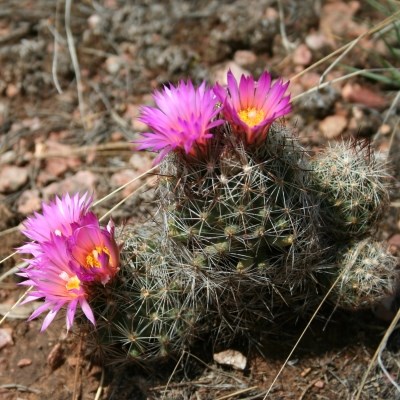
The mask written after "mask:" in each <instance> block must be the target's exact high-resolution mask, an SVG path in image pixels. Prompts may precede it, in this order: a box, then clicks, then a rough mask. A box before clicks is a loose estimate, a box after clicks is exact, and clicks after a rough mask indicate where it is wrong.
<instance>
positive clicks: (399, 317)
mask: <svg viewBox="0 0 400 400" xmlns="http://www.w3.org/2000/svg"><path fill="white" fill-rule="evenodd" d="M399 321H400V309H399V310H398V311H397V314H396V315H395V317H394V318H393V320H392V322H391V324H390V325H389V328H388V329H387V330H386V332H385V335H384V336H383V338H382V340H381V342H380V343H379V346H378V348H377V349H376V351H375V353H374V355H373V357H372V359H371V361H370V363H369V365H368V368H367V370H366V371H365V374H364V376H363V378H362V381H361V384H360V387H359V388H358V392H357V394H356V397H355V398H354V400H359V399H360V397H361V393H362V391H363V388H364V386H365V383H366V382H367V378H368V375H369V374H370V372H371V370H372V367H373V366H374V365H375V361H376V359H377V358H378V356H379V354H380V353H381V352H382V349H384V348H385V347H386V343H387V341H388V339H389V337H390V335H391V334H392V332H393V331H394V330H395V328H396V326H397V324H398V322H399Z"/></svg>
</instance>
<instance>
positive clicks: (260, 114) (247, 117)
mask: <svg viewBox="0 0 400 400" xmlns="http://www.w3.org/2000/svg"><path fill="white" fill-rule="evenodd" d="M238 114H239V118H240V119H241V120H242V121H243V122H244V123H245V124H246V125H248V126H250V127H251V128H252V127H253V126H256V125H258V124H259V123H260V122H262V121H263V120H264V118H265V112H264V111H263V110H258V109H257V108H255V107H249V108H246V109H244V110H241V111H239V113H238Z"/></svg>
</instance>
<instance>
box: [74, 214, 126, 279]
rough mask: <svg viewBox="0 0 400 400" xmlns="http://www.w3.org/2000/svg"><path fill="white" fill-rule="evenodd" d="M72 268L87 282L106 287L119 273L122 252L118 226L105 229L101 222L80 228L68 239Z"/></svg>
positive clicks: (94, 222)
mask: <svg viewBox="0 0 400 400" xmlns="http://www.w3.org/2000/svg"><path fill="white" fill-rule="evenodd" d="M68 248H69V249H70V252H71V256H72V260H71V262H70V266H71V268H72V269H73V270H74V271H75V272H76V274H77V276H78V277H79V278H80V279H81V280H82V281H84V282H92V281H95V282H101V283H102V284H103V285H105V284H106V283H107V282H109V281H110V279H112V278H113V277H114V275H115V274H116V273H117V272H118V270H119V248H118V246H117V244H116V243H115V240H114V225H113V224H112V222H110V223H109V224H108V226H107V229H104V228H101V227H100V226H99V223H98V221H97V219H95V220H93V221H91V223H90V224H88V225H84V226H81V227H79V228H77V229H76V230H75V231H74V233H73V235H72V236H71V237H70V238H69V239H68Z"/></svg>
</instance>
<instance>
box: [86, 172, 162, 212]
mask: <svg viewBox="0 0 400 400" xmlns="http://www.w3.org/2000/svg"><path fill="white" fill-rule="evenodd" d="M157 168H158V165H155V166H154V167H152V168H150V169H149V170H147V171H146V172H143V174H140V175H138V176H136V177H135V178H133V179H132V180H130V181H129V182H127V183H125V184H124V185H122V186H120V187H118V188H117V189H115V190H114V191H112V192H111V193H109V194H108V195H106V196H104V197H103V198H101V199H100V200H97V201H96V202H94V203H93V206H97V205H98V204H100V203H102V202H103V201H105V200H107V199H109V198H110V197H112V196H113V195H114V194H116V193H118V192H119V191H121V190H122V189H124V188H126V187H127V186H129V185H130V184H131V183H133V182H136V181H137V180H139V179H141V178H143V177H145V176H146V175H148V174H150V173H151V172H153V171H154V170H156V169H157ZM134 193H136V192H134ZM130 196H131V195H130ZM103 217H104V216H103Z"/></svg>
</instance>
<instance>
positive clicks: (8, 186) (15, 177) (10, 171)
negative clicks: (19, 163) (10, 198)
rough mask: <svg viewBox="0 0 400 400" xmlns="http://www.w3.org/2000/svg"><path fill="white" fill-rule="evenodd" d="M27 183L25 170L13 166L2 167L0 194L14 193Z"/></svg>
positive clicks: (0, 172)
mask: <svg viewBox="0 0 400 400" xmlns="http://www.w3.org/2000/svg"><path fill="white" fill-rule="evenodd" d="M27 181H28V170H27V168H22V167H16V166H14V165H4V166H3V167H2V169H1V171H0V192H2V193H10V192H15V191H17V190H18V189H19V188H20V187H21V186H23V185H24V184H25V183H26V182H27Z"/></svg>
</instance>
